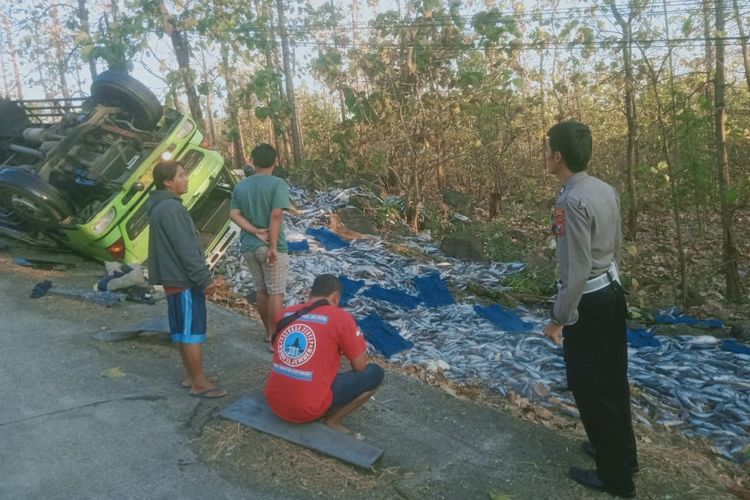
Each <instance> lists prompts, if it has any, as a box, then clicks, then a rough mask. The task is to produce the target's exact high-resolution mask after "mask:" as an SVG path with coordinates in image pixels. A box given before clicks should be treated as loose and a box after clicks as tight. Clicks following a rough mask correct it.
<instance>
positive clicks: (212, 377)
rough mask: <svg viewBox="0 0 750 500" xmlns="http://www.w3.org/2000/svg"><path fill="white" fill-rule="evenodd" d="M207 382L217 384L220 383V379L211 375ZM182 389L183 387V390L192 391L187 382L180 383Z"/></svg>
mask: <svg viewBox="0 0 750 500" xmlns="http://www.w3.org/2000/svg"><path fill="white" fill-rule="evenodd" d="M206 380H208V381H209V382H211V383H212V384H215V383H216V382H218V381H219V377H217V376H216V375H211V376H210V377H206ZM180 387H182V388H183V389H190V387H192V386H191V385H190V383H189V382H185V381H184V380H183V381H182V382H180Z"/></svg>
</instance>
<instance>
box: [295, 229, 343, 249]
mask: <svg viewBox="0 0 750 500" xmlns="http://www.w3.org/2000/svg"><path fill="white" fill-rule="evenodd" d="M305 233H306V234H309V235H310V236H312V237H313V238H315V239H316V240H318V242H320V244H321V245H323V246H324V247H325V249H326V250H336V249H337V248H346V247H348V246H349V242H348V241H346V240H345V239H344V238H342V237H341V236H339V235H338V234H336V233H334V232H333V231H331V230H329V229H327V228H325V227H308V228H307V231H305Z"/></svg>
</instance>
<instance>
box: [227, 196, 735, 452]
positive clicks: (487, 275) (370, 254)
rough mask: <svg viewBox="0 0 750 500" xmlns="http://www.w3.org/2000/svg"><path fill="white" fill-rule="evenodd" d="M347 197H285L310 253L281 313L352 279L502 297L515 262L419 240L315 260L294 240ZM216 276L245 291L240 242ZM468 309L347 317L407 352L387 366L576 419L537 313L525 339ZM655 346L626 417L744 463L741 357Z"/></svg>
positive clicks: (370, 306)
mask: <svg viewBox="0 0 750 500" xmlns="http://www.w3.org/2000/svg"><path fill="white" fill-rule="evenodd" d="M354 194H363V193H358V191H357V189H356V188H353V189H347V190H334V191H327V192H320V193H307V192H304V191H301V190H298V189H293V190H292V197H293V199H294V202H295V205H296V206H297V207H302V210H301V211H299V212H298V213H297V214H294V215H292V214H290V215H289V216H287V217H285V233H286V235H287V239H288V240H289V241H300V240H302V239H305V238H307V239H308V242H309V245H310V250H309V251H307V252H303V253H295V254H292V256H291V258H290V276H289V280H288V286H287V297H286V303H287V304H291V303H297V302H303V301H305V300H306V299H307V294H308V290H309V288H310V286H311V285H312V282H313V280H314V278H315V277H316V276H318V275H320V274H323V273H331V274H334V275H339V276H346V277H347V278H350V279H356V280H362V281H364V282H365V285H366V286H367V285H375V284H377V285H380V286H382V287H386V288H396V289H400V290H402V291H404V292H407V293H410V294H412V295H417V293H416V289H415V288H414V285H413V283H412V280H413V278H415V277H417V276H424V275H425V274H428V273H434V272H437V273H439V274H440V276H441V277H442V278H443V279H444V280H446V281H447V282H448V283H449V285H450V286H451V288H452V289H454V290H465V289H466V287H467V284H468V283H479V284H481V285H482V286H484V287H486V288H489V289H495V290H503V289H504V288H503V286H502V282H503V278H505V277H507V276H509V275H510V274H512V273H514V272H517V271H518V270H520V269H522V268H523V264H520V263H507V264H502V263H477V262H464V261H461V260H458V259H454V258H451V257H448V256H446V255H444V254H442V253H441V252H440V250H439V248H438V246H437V245H436V243H435V242H433V241H432V240H431V239H430V237H429V235H428V234H419V235H417V236H415V237H413V238H407V239H406V240H404V242H403V243H402V244H405V245H409V246H413V247H414V248H418V249H419V250H420V251H421V256H420V257H419V258H416V257H415V258H409V257H404V256H402V255H399V254H396V253H394V252H391V251H389V250H388V249H387V248H386V246H385V245H384V242H383V241H382V240H381V239H379V238H367V239H358V240H354V241H351V242H350V243H351V244H350V246H349V247H347V248H341V249H336V250H330V251H329V250H325V249H324V248H323V247H322V246H319V245H318V244H317V243H316V241H315V240H314V239H312V238H311V237H306V236H305V231H306V229H307V228H308V227H319V226H325V225H327V223H328V219H329V215H330V213H331V212H332V211H333V210H334V209H335V208H338V207H341V206H346V203H347V200H348V199H349V197H350V196H352V195H354ZM219 271H220V272H222V273H223V274H224V275H225V276H227V278H228V279H229V280H230V282H231V283H232V286H233V288H234V289H235V291H237V292H239V293H241V294H243V295H246V296H247V295H249V294H251V293H252V277H251V274H250V272H249V271H248V269H247V268H246V267H245V265H244V263H243V261H242V258H241V254H240V250H239V241H235V242H234V243H233V246H232V248H231V249H230V251H229V252H228V255H227V257H226V258H225V259H224V261H223V262H222V263H221V265H220V267H219ZM476 303H478V300H477V299H475V298H473V297H468V298H465V299H463V302H461V303H456V304H452V305H448V306H441V307H439V308H428V307H425V306H424V305H423V306H420V307H417V308H416V309H411V310H408V309H404V308H401V307H399V306H396V305H393V304H391V303H388V302H384V301H379V300H375V299H370V298H368V297H365V296H363V295H362V293H361V291H360V292H358V293H357V294H356V295H354V296H353V297H352V298H351V299H350V300H349V302H348V304H347V306H346V309H347V310H348V311H349V312H350V313H352V314H353V315H354V317H355V318H358V319H362V318H364V317H365V316H367V315H368V314H370V313H377V314H378V315H380V316H381V317H382V318H383V319H384V320H385V321H386V322H388V323H390V324H391V325H392V326H393V327H395V328H396V329H398V331H399V332H400V334H401V335H402V336H403V337H404V338H406V339H408V340H411V341H412V342H413V343H414V347H413V348H412V349H410V350H408V351H403V352H401V353H398V354H396V355H394V356H392V357H391V358H390V360H391V361H395V362H397V363H400V364H402V365H404V366H408V365H418V366H423V367H425V368H426V369H428V370H433V371H442V373H443V374H444V375H445V376H446V377H448V378H449V379H452V380H455V381H457V382H472V383H476V382H480V383H482V384H485V385H486V386H487V387H489V388H490V389H491V390H493V391H495V392H497V393H498V394H500V395H502V396H506V395H507V394H508V392H509V391H513V392H514V393H516V394H519V395H521V396H523V397H525V398H527V399H529V400H531V401H534V402H535V403H537V404H540V405H542V406H545V407H554V408H557V409H558V410H559V411H562V412H564V413H567V414H570V415H577V410H576V409H575V404H574V402H573V400H572V395H571V394H570V392H569V391H568V390H567V388H566V385H567V384H566V380H565V364H564V361H563V358H562V350H561V348H560V347H558V346H557V345H556V344H554V343H552V342H551V341H549V340H548V339H546V337H544V336H543V335H542V334H541V328H542V326H543V324H544V323H545V322H546V320H547V317H548V311H547V310H543V309H538V310H533V309H528V310H525V309H518V310H517V311H516V312H518V313H519V314H520V315H521V317H522V319H523V320H524V321H527V322H529V323H530V324H532V325H533V326H532V328H531V329H530V331H529V332H526V333H508V332H503V331H501V330H499V329H498V328H497V327H496V326H495V325H493V324H492V323H490V322H489V321H487V320H485V319H483V318H481V317H480V316H478V315H477V314H476V312H475V311H474V310H473V305H474V304H476ZM658 339H659V340H660V341H661V345H660V346H659V347H644V348H639V349H632V348H631V349H629V356H630V365H629V377H630V381H631V383H632V384H633V386H634V387H635V390H634V391H633V393H634V398H633V404H634V417H635V418H637V419H638V420H639V421H641V422H642V423H643V424H644V425H647V426H651V425H653V423H657V424H660V425H664V426H668V427H672V428H676V429H679V430H680V431H682V432H683V433H684V434H685V435H686V436H689V437H692V438H694V437H702V438H707V440H708V442H709V443H710V445H711V448H712V450H713V451H714V452H715V453H717V454H719V455H721V456H723V457H725V458H727V459H730V460H735V461H739V462H745V461H747V460H748V456H747V454H746V451H747V449H748V446H749V445H750V363H748V361H750V356H745V355H741V354H734V353H730V352H725V351H721V350H720V349H719V348H718V345H717V344H718V341H717V339H715V338H714V337H709V336H701V337H691V336H677V337H665V336H658Z"/></svg>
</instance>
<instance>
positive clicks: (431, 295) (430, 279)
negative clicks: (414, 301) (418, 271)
mask: <svg viewBox="0 0 750 500" xmlns="http://www.w3.org/2000/svg"><path fill="white" fill-rule="evenodd" d="M414 286H415V287H416V288H417V291H418V292H419V298H420V299H422V301H423V302H424V303H425V304H427V306H428V307H438V306H447V305H450V304H455V303H456V300H455V299H454V298H453V295H451V291H450V290H448V285H447V284H446V283H445V281H443V279H442V278H441V277H440V275H439V274H438V273H433V274H428V275H427V276H418V277H416V278H414Z"/></svg>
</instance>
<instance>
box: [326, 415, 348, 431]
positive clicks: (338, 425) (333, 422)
mask: <svg viewBox="0 0 750 500" xmlns="http://www.w3.org/2000/svg"><path fill="white" fill-rule="evenodd" d="M323 423H324V424H326V425H327V426H328V427H330V428H331V429H334V430H337V431H339V432H343V433H344V434H351V433H352V431H350V430H349V429H348V428H347V427H346V426H345V425H344V424H342V423H341V422H339V421H337V420H327V419H325V418H324V419H323Z"/></svg>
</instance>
